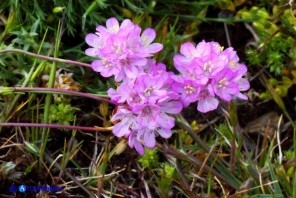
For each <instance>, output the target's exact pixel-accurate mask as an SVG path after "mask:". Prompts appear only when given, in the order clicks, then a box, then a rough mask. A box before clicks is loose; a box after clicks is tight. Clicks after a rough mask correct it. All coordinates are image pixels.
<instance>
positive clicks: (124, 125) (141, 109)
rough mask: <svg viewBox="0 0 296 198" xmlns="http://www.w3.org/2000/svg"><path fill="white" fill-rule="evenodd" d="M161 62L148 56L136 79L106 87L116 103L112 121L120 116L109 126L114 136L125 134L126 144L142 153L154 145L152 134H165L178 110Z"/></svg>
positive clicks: (178, 105)
mask: <svg viewBox="0 0 296 198" xmlns="http://www.w3.org/2000/svg"><path fill="white" fill-rule="evenodd" d="M172 75H173V74H172V73H170V72H167V71H166V70H165V65H164V64H162V63H159V64H156V63H155V61H153V60H149V64H148V65H147V70H145V72H143V73H141V74H140V75H139V76H138V77H137V78H136V79H133V80H126V81H124V82H123V83H122V84H121V85H120V86H119V87H118V88H117V90H114V89H109V90H108V95H109V96H110V98H111V100H112V101H113V102H115V103H117V104H120V106H119V108H118V110H117V112H116V114H115V115H114V117H113V118H112V120H113V121H115V120H121V122H119V123H117V124H116V125H115V126H114V128H113V133H114V134H115V135H116V136H118V137H122V136H125V137H128V139H129V141H128V143H129V146H130V147H131V148H133V147H134V148H135V149H136V150H137V151H138V152H139V153H140V154H144V148H143V145H144V146H145V147H147V148H154V147H155V146H156V141H155V138H156V137H157V136H161V137H163V138H169V137H171V135H172V131H171V129H172V128H173V127H174V125H175V122H174V121H175V119H174V118H173V117H172V116H171V114H178V113H180V112H181V110H182V108H183V106H182V103H181V102H180V101H179V95H178V94H177V93H175V92H174V91H172V89H171V87H172V86H171V84H172V82H173V81H172V79H171V76H172Z"/></svg>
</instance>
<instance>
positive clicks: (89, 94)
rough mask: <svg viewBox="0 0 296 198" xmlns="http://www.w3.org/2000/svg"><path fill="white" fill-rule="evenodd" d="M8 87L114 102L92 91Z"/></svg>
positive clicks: (13, 89)
mask: <svg viewBox="0 0 296 198" xmlns="http://www.w3.org/2000/svg"><path fill="white" fill-rule="evenodd" d="M7 88H8V89H11V90H10V91H12V92H37V93H52V94H54V93H58V94H64V95H75V96H81V97H85V98H91V99H94V100H98V101H101V102H106V103H109V104H114V103H113V102H112V101H111V100H109V99H107V98H103V97H99V96H96V95H95V94H91V93H82V92H78V91H72V90H66V89H57V88H45V87H7Z"/></svg>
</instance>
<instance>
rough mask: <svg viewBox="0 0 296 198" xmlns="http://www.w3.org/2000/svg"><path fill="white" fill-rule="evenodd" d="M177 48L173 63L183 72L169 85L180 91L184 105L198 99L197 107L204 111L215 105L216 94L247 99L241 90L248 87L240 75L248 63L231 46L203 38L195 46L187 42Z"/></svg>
mask: <svg viewBox="0 0 296 198" xmlns="http://www.w3.org/2000/svg"><path fill="white" fill-rule="evenodd" d="M180 52H181V55H175V56H174V65H175V67H176V69H177V70H178V71H179V72H180V73H181V74H182V76H179V77H176V78H175V81H176V83H174V84H173V86H172V88H173V90H174V91H176V92H178V93H179V94H180V95H181V101H182V103H183V105H184V107H187V106H188V105H189V104H190V103H193V102H196V101H198V105H197V110H198V111H200V112H203V113H205V112H209V111H212V110H214V109H216V108H217V107H218V104H219V100H218V99H217V97H218V98H220V99H222V100H225V101H227V102H229V101H230V100H231V99H232V98H233V97H237V98H240V99H243V100H247V99H248V97H247V96H246V95H243V94H242V93H240V91H246V90H248V89H249V88H250V84H249V82H248V80H247V79H245V78H243V76H244V75H245V74H246V72H247V67H246V66H245V65H244V64H240V63H239V62H238V61H239V58H238V56H237V54H236V52H235V51H234V50H233V48H231V47H230V48H227V49H226V50H223V47H221V46H220V45H219V44H218V43H216V42H205V41H202V42H200V43H198V45H197V46H194V45H193V44H192V43H189V42H187V43H184V44H182V45H181V49H180Z"/></svg>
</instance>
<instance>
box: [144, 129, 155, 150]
mask: <svg viewBox="0 0 296 198" xmlns="http://www.w3.org/2000/svg"><path fill="white" fill-rule="evenodd" d="M144 144H145V146H146V147H148V148H154V147H155V145H156V141H155V133H154V131H146V132H145V134H144Z"/></svg>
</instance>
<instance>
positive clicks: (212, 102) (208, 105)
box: [197, 97, 219, 113]
mask: <svg viewBox="0 0 296 198" xmlns="http://www.w3.org/2000/svg"><path fill="white" fill-rule="evenodd" d="M218 104H219V101H218V100H217V99H216V98H214V97H208V98H206V99H204V100H200V101H199V102H198V105H197V110H198V111H200V112H202V113H206V112H209V111H212V110H214V109H217V107H218Z"/></svg>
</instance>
